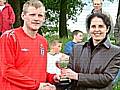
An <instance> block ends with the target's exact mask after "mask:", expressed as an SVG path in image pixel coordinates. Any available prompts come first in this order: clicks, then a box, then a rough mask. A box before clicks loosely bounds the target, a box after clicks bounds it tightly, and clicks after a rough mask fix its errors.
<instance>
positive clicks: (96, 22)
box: [62, 13, 120, 90]
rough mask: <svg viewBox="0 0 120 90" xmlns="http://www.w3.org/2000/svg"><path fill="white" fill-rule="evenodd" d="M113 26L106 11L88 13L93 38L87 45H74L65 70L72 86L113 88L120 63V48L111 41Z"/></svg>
mask: <svg viewBox="0 0 120 90" xmlns="http://www.w3.org/2000/svg"><path fill="white" fill-rule="evenodd" d="M110 27H111V22H110V19H109V18H108V17H107V16H106V15H104V14H98V13H95V14H91V15H90V16H89V17H88V19H87V28H88V32H89V34H90V36H91V38H90V39H89V41H88V42H86V43H85V44H84V45H80V44H77V45H75V47H74V49H73V53H72V55H71V56H70V64H69V68H70V69H64V70H62V73H63V74H64V75H66V76H67V77H69V78H70V79H72V84H71V90H112V81H113V80H114V78H115V76H116V74H117V73H118V69H119V66H120V48H119V47H117V46H115V45H112V44H111V43H110V41H109V38H108V34H109V32H110Z"/></svg>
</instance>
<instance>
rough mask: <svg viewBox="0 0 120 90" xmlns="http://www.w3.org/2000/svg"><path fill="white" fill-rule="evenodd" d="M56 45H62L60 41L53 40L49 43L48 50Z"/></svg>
mask: <svg viewBox="0 0 120 90" xmlns="http://www.w3.org/2000/svg"><path fill="white" fill-rule="evenodd" d="M58 43H62V42H61V41H60V40H53V41H51V42H50V43H49V48H51V47H53V46H56V45H57V44H58Z"/></svg>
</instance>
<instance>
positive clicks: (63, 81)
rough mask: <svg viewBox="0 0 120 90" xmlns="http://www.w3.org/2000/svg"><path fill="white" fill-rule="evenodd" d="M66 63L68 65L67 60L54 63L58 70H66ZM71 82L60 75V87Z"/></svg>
mask: <svg viewBox="0 0 120 90" xmlns="http://www.w3.org/2000/svg"><path fill="white" fill-rule="evenodd" d="M68 63H69V60H67V59H66V60H60V61H56V66H57V67H58V68H59V69H66V68H67V66H68ZM70 82H71V80H70V79H69V78H68V77H66V76H65V75H62V76H61V77H60V85H69V84H70Z"/></svg>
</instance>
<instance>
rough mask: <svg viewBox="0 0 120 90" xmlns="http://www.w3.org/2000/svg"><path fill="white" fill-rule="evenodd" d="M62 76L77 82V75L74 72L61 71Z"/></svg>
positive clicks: (69, 70) (68, 70)
mask: <svg viewBox="0 0 120 90" xmlns="http://www.w3.org/2000/svg"><path fill="white" fill-rule="evenodd" d="M61 71H62V74H63V75H64V76H66V77H68V78H70V79H73V80H78V73H76V72H74V71H73V70H71V69H62V70H61Z"/></svg>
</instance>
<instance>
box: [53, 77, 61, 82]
mask: <svg viewBox="0 0 120 90" xmlns="http://www.w3.org/2000/svg"><path fill="white" fill-rule="evenodd" d="M53 79H54V81H55V82H56V83H59V81H60V75H55V76H54V77H53Z"/></svg>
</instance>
